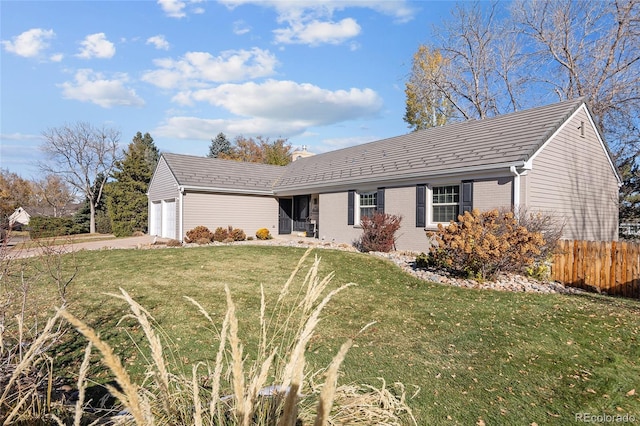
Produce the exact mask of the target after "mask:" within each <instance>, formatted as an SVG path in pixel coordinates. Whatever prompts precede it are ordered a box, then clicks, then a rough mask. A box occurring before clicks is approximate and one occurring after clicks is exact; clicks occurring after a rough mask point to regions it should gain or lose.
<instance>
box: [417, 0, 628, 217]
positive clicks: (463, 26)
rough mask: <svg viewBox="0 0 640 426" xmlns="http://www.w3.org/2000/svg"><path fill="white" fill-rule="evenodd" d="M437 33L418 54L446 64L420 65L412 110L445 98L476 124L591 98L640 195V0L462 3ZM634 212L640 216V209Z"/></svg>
mask: <svg viewBox="0 0 640 426" xmlns="http://www.w3.org/2000/svg"><path fill="white" fill-rule="evenodd" d="M433 33H434V34H438V35H439V39H434V40H433V41H432V42H430V43H428V44H426V45H424V46H420V47H419V49H418V53H417V54H416V55H418V57H419V58H420V55H422V58H420V60H422V61H423V62H427V61H428V60H429V57H428V56H426V55H424V52H426V53H427V54H433V52H439V53H440V54H441V55H442V61H441V62H440V64H441V65H440V66H438V67H432V69H431V70H436V71H437V72H431V73H424V72H422V69H421V68H418V71H419V72H420V73H422V74H419V75H418V76H417V77H416V68H415V67H414V68H413V69H412V72H411V74H410V75H409V77H408V79H407V81H408V82H407V111H408V112H409V111H410V109H411V111H418V112H420V111H422V110H423V109H424V110H428V109H429V108H430V107H431V106H432V104H433V103H432V102H431V101H432V100H433V99H438V98H441V99H445V100H446V101H447V105H451V106H452V108H453V112H454V113H453V114H451V115H449V116H448V119H449V120H461V119H462V120H468V119H478V118H485V117H490V116H494V115H497V114H503V113H507V112H511V111H516V110H518V109H521V108H523V107H535V106H539V105H543V104H547V103H550V102H552V101H554V100H565V99H573V98H577V97H584V98H585V99H586V100H587V102H588V105H589V107H590V108H591V112H592V113H593V115H594V117H595V121H596V125H597V126H598V128H599V130H600V131H601V132H602V134H603V135H604V136H605V140H606V141H607V143H608V146H609V148H610V150H611V152H612V153H613V156H614V159H615V161H616V164H617V166H618V168H619V170H620V172H621V175H622V178H623V181H624V185H625V187H624V188H623V191H622V194H626V195H625V197H633V196H635V197H636V198H637V196H638V194H640V182H639V181H638V179H637V174H638V164H640V95H639V93H640V92H639V91H638V88H639V87H640V0H606V1H590V0H589V1H585V0H515V1H514V2H513V3H509V6H505V3H501V2H495V3H493V4H487V3H462V4H461V5H459V6H458V7H457V8H456V9H455V11H454V13H453V15H452V19H450V20H449V21H446V22H444V23H443V24H442V25H441V26H439V27H437V28H435V29H434V31H433ZM415 61H416V58H415V57H414V63H415ZM416 82H418V83H419V84H416ZM409 89H411V90H413V91H417V94H416V93H412V92H410V91H409ZM424 100H426V101H424ZM420 102H422V103H423V105H420V104H419V103H420ZM429 102H431V104H430V103H429ZM412 118H413V119H414V120H413V121H411V120H410V119H412ZM420 120H422V121H420ZM405 121H407V122H408V123H409V125H410V126H412V127H413V128H420V127H419V126H420V125H423V124H424V122H425V121H424V120H423V119H422V117H421V116H420V115H419V114H413V115H409V114H407V115H405ZM636 204H637V203H636V202H633V205H634V206H635V205H636ZM624 205H625V204H624V202H623V206H624ZM627 206H631V204H629V203H627ZM632 210H635V211H636V212H635V213H634V214H633V215H634V216H637V217H640V207H633V208H632ZM624 214H627V213H624Z"/></svg>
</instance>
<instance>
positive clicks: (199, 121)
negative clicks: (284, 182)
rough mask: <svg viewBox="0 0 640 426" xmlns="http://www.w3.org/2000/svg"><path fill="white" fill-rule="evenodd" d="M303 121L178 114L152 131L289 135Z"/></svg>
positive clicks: (204, 136)
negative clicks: (218, 117) (219, 117)
mask: <svg viewBox="0 0 640 426" xmlns="http://www.w3.org/2000/svg"><path fill="white" fill-rule="evenodd" d="M305 127H306V125H305V124H304V123H296V122H286V123H281V122H276V121H270V120H265V119H260V118H250V119H207V118H200V117H189V116H178V117H171V118H169V119H168V120H167V121H166V122H165V123H164V124H162V125H160V126H159V127H157V128H156V129H154V130H153V132H152V133H153V135H154V136H156V135H157V136H158V137H163V138H174V139H200V140H210V139H211V138H212V137H214V136H215V135H217V134H218V133H220V132H223V133H224V134H226V135H227V136H229V137H231V138H233V137H234V136H237V135H245V136H248V137H250V136H265V135H277V136H278V137H280V136H282V137H289V136H290V135H295V134H299V133H301V132H302V131H303V130H304V128H305Z"/></svg>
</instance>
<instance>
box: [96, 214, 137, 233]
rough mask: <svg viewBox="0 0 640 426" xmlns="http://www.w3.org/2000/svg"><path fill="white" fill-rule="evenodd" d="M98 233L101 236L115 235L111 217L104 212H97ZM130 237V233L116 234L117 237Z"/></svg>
mask: <svg viewBox="0 0 640 426" xmlns="http://www.w3.org/2000/svg"><path fill="white" fill-rule="evenodd" d="M96 232H97V233H99V234H111V233H114V234H115V229H113V227H112V226H111V219H109V215H108V214H107V213H105V212H103V211H97V212H96ZM127 232H128V231H127ZM129 235H131V233H130V232H128V233H126V232H125V233H124V234H116V237H126V236H129Z"/></svg>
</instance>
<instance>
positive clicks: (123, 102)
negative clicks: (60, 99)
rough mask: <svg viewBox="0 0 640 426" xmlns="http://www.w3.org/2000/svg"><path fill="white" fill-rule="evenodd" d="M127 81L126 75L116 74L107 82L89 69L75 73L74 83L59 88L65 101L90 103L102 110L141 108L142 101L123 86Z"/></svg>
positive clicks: (99, 74)
mask: <svg viewBox="0 0 640 426" xmlns="http://www.w3.org/2000/svg"><path fill="white" fill-rule="evenodd" d="M128 80H129V78H128V76H127V75H126V74H117V75H115V76H113V78H112V79H110V80H109V79H106V78H104V76H103V75H102V74H101V73H98V72H94V71H93V70H91V69H81V70H79V71H78V72H77V73H76V75H75V81H74V82H65V83H63V84H61V85H59V86H60V87H62V94H63V96H64V97H65V98H66V99H74V100H77V101H81V102H91V103H94V104H96V105H100V106H101V107H103V108H111V107H113V106H143V105H144V101H143V100H142V99H141V98H140V97H138V95H136V92H135V90H133V89H129V88H127V87H126V86H125V84H126V83H127V82H128Z"/></svg>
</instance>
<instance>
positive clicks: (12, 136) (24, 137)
mask: <svg viewBox="0 0 640 426" xmlns="http://www.w3.org/2000/svg"><path fill="white" fill-rule="evenodd" d="M0 140H11V141H29V140H42V135H36V134H28V133H2V134H0Z"/></svg>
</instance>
